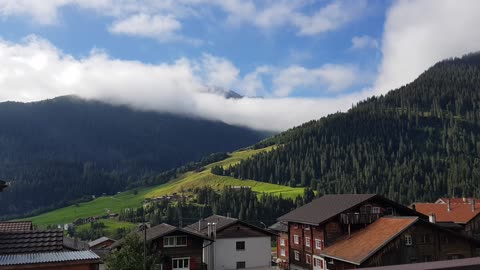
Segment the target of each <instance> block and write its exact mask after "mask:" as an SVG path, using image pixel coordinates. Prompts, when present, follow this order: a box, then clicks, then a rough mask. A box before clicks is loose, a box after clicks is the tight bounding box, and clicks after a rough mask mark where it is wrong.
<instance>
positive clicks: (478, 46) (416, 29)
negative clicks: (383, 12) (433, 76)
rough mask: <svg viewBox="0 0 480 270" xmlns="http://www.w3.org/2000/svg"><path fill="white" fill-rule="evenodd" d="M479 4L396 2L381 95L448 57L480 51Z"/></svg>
mask: <svg viewBox="0 0 480 270" xmlns="http://www.w3.org/2000/svg"><path fill="white" fill-rule="evenodd" d="M479 10H480V1H476V0H464V1H455V0H442V1H438V0H422V1H396V2H395V3H394V4H393V6H392V7H391V8H390V9H389V11H388V12H387V19H386V22H385V27H384V29H385V30H384V34H383V41H382V53H383V60H382V64H381V66H380V70H379V72H380V74H379V77H378V79H377V81H376V83H375V89H376V90H377V93H378V94H384V93H386V92H387V91H388V90H392V89H395V88H397V87H400V86H402V85H405V84H407V83H409V82H411V81H413V80H414V79H415V78H416V77H418V76H419V75H420V74H421V73H422V72H423V71H425V70H426V69H428V68H429V67H430V66H432V65H433V64H435V63H436V62H438V61H440V60H443V59H445V58H449V57H454V56H461V55H463V54H465V53H468V52H472V51H478V50H480V31H477V30H476V29H475V27H476V26H477V25H480V16H478V11H479Z"/></svg>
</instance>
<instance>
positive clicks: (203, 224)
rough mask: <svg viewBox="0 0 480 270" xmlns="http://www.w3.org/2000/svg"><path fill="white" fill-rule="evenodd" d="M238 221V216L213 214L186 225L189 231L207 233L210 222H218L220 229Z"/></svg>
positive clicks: (218, 229) (218, 228)
mask: <svg viewBox="0 0 480 270" xmlns="http://www.w3.org/2000/svg"><path fill="white" fill-rule="evenodd" d="M237 222H238V219H236V218H229V217H224V216H220V215H212V216H209V217H207V218H204V219H202V220H199V221H197V222H195V223H193V224H190V225H188V226H187V227H185V229H188V230H189V231H196V232H200V233H203V234H206V233H207V230H208V223H216V224H217V231H220V230H222V229H223V228H225V227H227V226H230V225H231V224H234V223H237Z"/></svg>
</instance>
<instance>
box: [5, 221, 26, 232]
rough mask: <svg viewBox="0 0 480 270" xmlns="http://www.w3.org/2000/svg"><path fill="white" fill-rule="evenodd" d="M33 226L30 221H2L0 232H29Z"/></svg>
mask: <svg viewBox="0 0 480 270" xmlns="http://www.w3.org/2000/svg"><path fill="white" fill-rule="evenodd" d="M31 230H33V225H32V222H31V221H2V222H0V232H18V231H31Z"/></svg>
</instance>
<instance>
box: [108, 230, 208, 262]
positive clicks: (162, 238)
mask: <svg viewBox="0 0 480 270" xmlns="http://www.w3.org/2000/svg"><path fill="white" fill-rule="evenodd" d="M138 234H139V236H141V237H142V238H143V237H144V235H143V232H138ZM146 238H147V243H148V246H149V248H150V249H151V250H153V252H154V253H155V254H156V255H157V256H158V261H161V262H162V263H161V264H162V265H160V266H161V268H162V269H165V270H195V269H203V265H204V262H203V260H202V251H203V244H204V241H206V242H207V243H210V242H211V241H212V240H211V239H210V238H208V237H207V236H206V235H203V234H200V233H196V232H192V231H189V230H185V229H182V228H178V227H174V226H172V225H169V224H165V223H163V224H160V225H157V226H154V227H151V228H147V231H146ZM122 244H123V241H122V240H120V241H118V242H116V243H114V244H113V245H112V246H111V247H110V248H111V249H117V248H121V246H122Z"/></svg>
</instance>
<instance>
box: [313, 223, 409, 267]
mask: <svg viewBox="0 0 480 270" xmlns="http://www.w3.org/2000/svg"><path fill="white" fill-rule="evenodd" d="M417 220H418V217H388V218H387V217H382V218H380V219H378V220H377V221H375V222H374V223H372V224H371V225H369V226H368V227H366V228H365V229H362V230H360V231H357V232H355V233H353V234H352V235H351V236H350V237H345V238H344V239H341V240H339V241H337V242H336V243H334V244H333V245H331V246H329V247H327V248H326V249H325V250H324V251H323V252H322V255H323V256H325V257H329V258H333V259H337V260H341V261H345V262H349V263H352V264H356V265H360V264H362V263H363V262H364V261H365V260H367V259H368V258H370V256H372V255H373V254H375V253H376V252H377V251H378V250H380V249H381V248H382V247H384V246H385V245H386V244H388V243H389V242H390V241H392V240H393V239H394V238H395V237H396V236H398V235H399V234H401V233H402V232H403V231H405V230H406V229H407V228H408V227H410V226H411V225H412V224H413V223H415V222H416V221H417Z"/></svg>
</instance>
